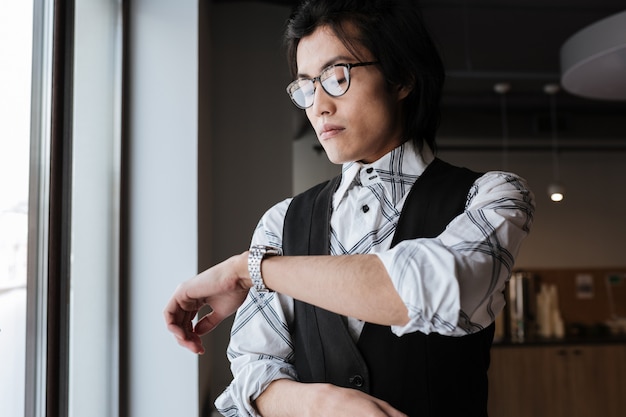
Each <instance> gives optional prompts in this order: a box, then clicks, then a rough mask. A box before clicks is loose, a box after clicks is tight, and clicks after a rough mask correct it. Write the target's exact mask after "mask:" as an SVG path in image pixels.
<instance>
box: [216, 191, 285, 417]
mask: <svg viewBox="0 0 626 417" xmlns="http://www.w3.org/2000/svg"><path fill="white" fill-rule="evenodd" d="M289 202H290V200H285V201H283V202H281V203H279V204H277V205H276V206H274V207H272V208H271V209H270V210H268V211H267V212H266V213H265V215H264V216H263V217H262V218H261V220H260V221H259V223H258V226H257V228H256V230H255V232H254V235H253V238H252V244H262V245H271V246H276V247H280V248H282V230H283V223H284V216H285V213H286V211H287V208H288V206H289ZM292 320H293V299H291V298H290V297H287V296H284V295H281V294H278V293H274V292H269V293H259V292H257V291H256V290H254V289H251V290H250V292H249V293H248V297H247V298H246V300H245V301H244V303H243V304H242V305H241V307H240V308H239V309H238V311H237V314H236V315H235V319H234V322H233V326H232V329H231V335H230V342H229V345H228V350H227V355H228V359H229V360H230V362H231V371H232V373H233V381H232V382H231V384H230V385H229V386H228V387H227V388H226V390H225V391H224V392H223V393H222V394H221V395H220V396H219V397H218V398H217V399H216V401H215V406H216V408H217V410H218V411H219V412H220V413H221V414H222V415H224V416H227V417H235V416H258V413H257V411H256V409H255V408H254V406H253V402H254V400H256V398H257V397H258V396H259V395H261V393H262V392H263V391H264V390H265V389H266V388H267V386H268V385H269V384H270V383H271V382H272V381H274V380H277V379H283V378H288V379H292V380H296V379H297V376H296V371H295V368H294V366H293V356H294V353H293V343H292V341H291V336H290V333H289V325H290V324H291V322H292Z"/></svg>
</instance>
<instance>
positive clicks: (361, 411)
mask: <svg viewBox="0 0 626 417" xmlns="http://www.w3.org/2000/svg"><path fill="white" fill-rule="evenodd" d="M286 41H287V47H288V53H289V58H290V64H291V66H292V72H293V75H294V78H295V81H294V82H293V83H291V84H290V85H289V86H288V88H287V92H288V94H289V95H290V97H291V99H292V100H293V102H294V104H296V106H298V107H300V108H302V109H305V111H306V114H307V117H308V119H309V120H310V122H311V124H312V126H313V128H314V129H315V131H316V133H317V136H318V139H319V141H320V143H321V145H322V146H323V147H324V150H325V151H326V154H327V155H328V157H329V159H330V160H331V161H332V162H334V163H337V164H343V169H342V174H341V175H340V176H339V177H337V178H335V179H333V180H331V181H329V182H327V183H324V184H320V185H319V186H317V187H314V188H312V189H311V190H309V191H307V192H305V193H303V194H301V195H299V196H297V197H295V198H293V199H288V200H286V201H283V202H280V203H278V204H277V205H275V206H274V207H272V208H271V209H270V210H268V211H267V212H266V213H265V215H264V216H263V217H262V219H261V220H260V222H259V225H258V227H257V229H256V231H255V233H254V236H253V238H252V247H251V249H250V251H246V252H244V253H242V254H240V255H235V256H233V257H231V258H229V259H227V260H226V261H224V262H222V263H220V264H218V265H216V266H214V267H212V268H210V269H208V270H207V271H204V272H202V273H201V274H199V275H198V276H196V277H194V278H193V279H191V280H189V281H187V282H184V283H183V284H181V285H180V286H179V288H178V289H177V290H176V292H175V293H174V295H173V296H172V299H171V300H170V302H169V304H168V306H167V307H166V310H165V318H166V322H167V324H168V328H169V329H170V331H172V332H173V333H174V335H175V336H176V337H177V339H178V341H179V343H180V344H181V345H183V346H185V347H187V348H189V349H190V350H192V351H193V352H197V353H202V352H203V347H202V342H201V340H200V336H201V335H203V334H205V333H207V332H209V331H210V330H212V329H213V328H214V327H215V326H217V325H218V324H219V322H221V320H222V319H224V318H225V317H227V316H229V315H230V314H232V313H234V312H235V310H237V309H238V308H239V309H238V311H237V316H236V318H235V321H234V324H233V329H232V333H231V341H230V345H229V349H228V356H229V358H230V360H231V363H232V371H233V375H234V380H233V382H232V384H231V385H230V386H229V387H228V388H227V390H226V391H225V392H224V393H223V394H222V395H221V396H220V397H219V398H218V399H217V401H216V406H217V408H218V410H219V411H220V412H221V413H223V414H224V415H226V416H239V415H262V416H265V417H269V416H293V415H298V416H302V415H304V416H330V415H332V416H404V415H409V416H418V415H419V416H448V415H463V416H486V414H487V369H488V365H489V349H490V346H491V341H492V338H493V322H494V319H495V316H496V315H497V314H498V313H499V312H500V311H501V309H502V307H503V305H504V297H503V289H504V286H505V283H506V280H507V279H508V277H509V275H510V272H511V269H512V267H513V263H514V260H515V256H516V254H517V252H518V250H519V247H520V244H521V242H522V240H523V239H524V237H525V236H526V235H527V234H528V232H529V228H530V225H531V222H532V215H533V211H534V201H533V196H532V193H531V192H530V191H529V190H528V188H527V186H526V184H525V181H524V180H523V179H521V178H520V177H518V176H516V175H514V174H511V173H504V172H489V173H486V174H477V173H474V172H472V171H469V170H467V169H463V168H457V167H453V166H451V165H449V164H446V163H445V162H443V161H441V160H439V159H437V158H435V156H434V150H435V133H436V128H437V124H438V111H439V110H438V105H439V98H440V94H441V88H442V84H443V79H444V73H443V66H442V63H441V60H440V58H439V56H438V54H437V51H436V49H435V47H434V45H433V43H432V41H431V40H430V37H429V36H428V33H427V32H426V30H425V28H424V26H423V23H422V21H421V18H420V16H419V13H418V11H417V10H415V8H414V6H412V5H411V2H410V1H400V0H398V1H393V0H378V1H377V0H372V1H336V0H313V1H307V2H304V3H303V4H302V5H301V6H300V8H299V9H298V10H297V11H296V12H295V13H294V15H293V16H292V18H291V19H290V21H289V25H288V28H287V31H286ZM280 254H283V255H284V256H272V255H280ZM267 289H269V292H267ZM242 303H243V304H242ZM207 304H208V305H210V306H211V308H212V309H213V312H212V313H211V314H209V315H207V316H205V317H204V318H202V319H201V320H200V321H199V322H198V323H197V324H196V325H195V327H194V326H193V324H192V320H193V319H194V317H195V316H196V314H197V312H198V310H199V309H200V308H201V307H202V306H203V305H207Z"/></svg>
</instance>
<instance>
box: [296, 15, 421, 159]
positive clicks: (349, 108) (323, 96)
mask: <svg viewBox="0 0 626 417" xmlns="http://www.w3.org/2000/svg"><path fill="white" fill-rule="evenodd" d="M358 53H359V55H360V59H358V58H357V57H356V56H354V55H353V54H352V53H350V51H349V50H348V49H347V48H346V47H345V46H344V44H343V43H342V42H341V40H339V38H337V36H335V34H334V33H333V32H332V30H331V29H330V28H328V27H326V26H321V27H319V28H317V29H316V30H315V32H313V33H312V34H311V35H309V36H306V37H304V38H302V39H301V40H300V42H299V44H298V50H297V53H296V61H297V64H298V77H299V78H314V77H317V76H318V75H319V74H320V73H321V72H322V70H323V69H325V68H326V67H328V66H329V65H333V64H341V63H344V64H353V63H357V62H366V61H374V60H375V59H374V57H373V56H372V55H371V53H369V51H367V50H365V49H363V50H359V51H358ZM315 87H316V89H315V99H314V103H313V105H312V106H311V107H309V108H307V109H306V115H307V117H308V119H309V121H310V122H311V125H312V126H313V128H314V129H315V132H316V134H317V138H318V139H319V141H320V144H321V145H322V147H323V148H324V150H325V151H326V154H327V155H328V158H329V159H330V161H331V162H333V163H336V164H343V163H346V162H352V161H362V162H365V163H371V162H374V161H376V160H377V159H379V158H381V157H382V156H383V155H385V154H386V153H387V152H389V151H391V150H392V149H393V148H395V147H397V146H399V145H400V144H401V143H402V142H403V139H402V128H403V123H402V119H401V111H400V110H401V105H402V100H403V99H404V98H405V97H406V96H407V94H408V92H409V91H406V89H405V88H402V87H397V88H396V87H389V86H388V85H387V83H386V82H385V79H384V76H383V74H382V72H381V70H380V67H379V66H378V65H370V66H362V67H356V68H352V69H351V70H350V88H349V89H348V91H347V92H346V93H345V94H344V95H342V96H340V97H331V96H330V95H328V94H327V93H326V92H325V91H324V90H323V89H322V88H321V86H320V85H319V82H316V83H315Z"/></svg>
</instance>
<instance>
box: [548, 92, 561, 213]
mask: <svg viewBox="0 0 626 417" xmlns="http://www.w3.org/2000/svg"><path fill="white" fill-rule="evenodd" d="M560 89H561V88H560V87H559V85H558V84H546V85H545V86H544V88H543V91H544V93H546V94H547V95H548V96H549V98H550V120H551V125H552V168H553V177H552V182H551V183H550V185H548V195H549V196H550V200H552V201H554V202H560V201H563V199H564V198H565V187H564V186H563V184H562V183H561V182H560V178H559V135H558V127H557V119H556V94H557V93H558V92H559V90H560Z"/></svg>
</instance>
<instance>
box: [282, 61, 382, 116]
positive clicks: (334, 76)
mask: <svg viewBox="0 0 626 417" xmlns="http://www.w3.org/2000/svg"><path fill="white" fill-rule="evenodd" d="M375 64H378V62H358V63H356V64H335V65H331V66H329V67H326V68H325V69H324V70H323V71H322V73H321V74H320V75H319V76H317V77H315V78H300V79H299V80H295V81H293V82H292V83H291V84H289V85H288V86H287V94H289V97H291V101H293V103H294V104H295V105H296V106H298V107H300V108H301V109H306V108H309V107H311V106H312V105H313V100H314V99H315V82H316V81H319V82H320V84H321V85H322V89H323V90H324V91H326V93H327V94H328V95H329V96H332V97H339V96H342V95H344V94H346V92H347V91H348V88H350V70H351V69H352V68H354V67H365V66H367V65H375Z"/></svg>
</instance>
